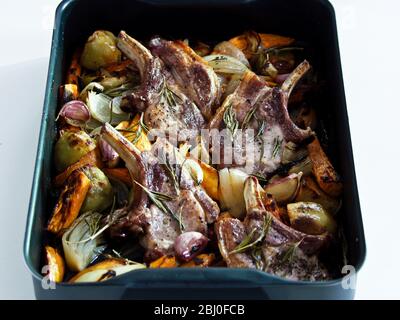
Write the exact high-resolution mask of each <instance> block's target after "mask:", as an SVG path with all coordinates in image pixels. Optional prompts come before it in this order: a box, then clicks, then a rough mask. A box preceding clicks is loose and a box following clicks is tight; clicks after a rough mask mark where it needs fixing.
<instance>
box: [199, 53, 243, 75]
mask: <svg viewBox="0 0 400 320" xmlns="http://www.w3.org/2000/svg"><path fill="white" fill-rule="evenodd" d="M203 59H204V60H206V61H207V62H208V64H209V65H210V66H211V67H212V68H213V69H214V71H215V72H216V73H217V74H224V75H233V74H238V75H242V74H243V73H245V72H246V71H247V70H248V68H247V67H246V65H244V64H243V63H242V62H241V61H239V60H237V59H236V58H233V57H231V56H227V55H223V54H212V55H209V56H206V57H204V58H203Z"/></svg>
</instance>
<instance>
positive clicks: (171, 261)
mask: <svg viewBox="0 0 400 320" xmlns="http://www.w3.org/2000/svg"><path fill="white" fill-rule="evenodd" d="M149 267H150V268H176V267H178V262H177V261H176V258H175V257H174V256H162V257H160V258H158V259H157V260H154V261H153V262H151V263H150V266H149Z"/></svg>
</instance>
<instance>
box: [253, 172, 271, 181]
mask: <svg viewBox="0 0 400 320" xmlns="http://www.w3.org/2000/svg"><path fill="white" fill-rule="evenodd" d="M251 176H253V177H256V178H257V179H258V181H259V182H268V179H267V177H264V176H262V175H261V174H259V173H253V174H251Z"/></svg>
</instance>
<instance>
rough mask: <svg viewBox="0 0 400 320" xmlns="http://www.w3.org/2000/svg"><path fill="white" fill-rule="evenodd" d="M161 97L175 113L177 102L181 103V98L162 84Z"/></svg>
mask: <svg viewBox="0 0 400 320" xmlns="http://www.w3.org/2000/svg"><path fill="white" fill-rule="evenodd" d="M162 94H163V97H164V99H165V101H166V102H167V104H168V106H169V107H170V108H171V109H172V110H173V111H177V109H176V107H177V105H178V104H177V100H178V102H179V103H181V102H182V98H181V97H179V96H178V95H177V94H176V93H175V92H174V91H173V90H171V89H170V88H169V87H168V86H167V85H166V84H165V82H164V89H163V93H162Z"/></svg>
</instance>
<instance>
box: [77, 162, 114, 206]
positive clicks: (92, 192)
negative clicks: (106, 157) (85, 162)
mask: <svg viewBox="0 0 400 320" xmlns="http://www.w3.org/2000/svg"><path fill="white" fill-rule="evenodd" d="M83 171H84V172H85V174H86V176H87V177H88V178H89V180H90V188H89V191H88V193H87V195H86V199H85V201H84V203H83V205H82V208H81V211H82V212H87V211H102V210H104V209H106V208H107V207H109V206H110V205H111V203H112V201H113V189H112V186H111V183H110V181H109V180H108V178H107V176H106V175H105V174H104V173H103V171H101V170H100V169H99V168H97V167H85V168H84V169H83Z"/></svg>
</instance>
